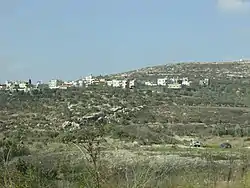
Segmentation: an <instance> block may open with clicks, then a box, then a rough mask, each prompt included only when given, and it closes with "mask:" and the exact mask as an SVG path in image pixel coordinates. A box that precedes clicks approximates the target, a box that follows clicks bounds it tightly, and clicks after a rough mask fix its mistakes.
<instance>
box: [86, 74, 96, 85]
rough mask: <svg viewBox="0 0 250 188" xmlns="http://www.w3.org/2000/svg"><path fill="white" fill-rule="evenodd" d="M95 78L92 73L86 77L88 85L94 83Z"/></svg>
mask: <svg viewBox="0 0 250 188" xmlns="http://www.w3.org/2000/svg"><path fill="white" fill-rule="evenodd" d="M94 81H95V79H94V78H93V76H92V75H90V76H87V77H85V84H86V86H88V85H92V84H93V83H94Z"/></svg>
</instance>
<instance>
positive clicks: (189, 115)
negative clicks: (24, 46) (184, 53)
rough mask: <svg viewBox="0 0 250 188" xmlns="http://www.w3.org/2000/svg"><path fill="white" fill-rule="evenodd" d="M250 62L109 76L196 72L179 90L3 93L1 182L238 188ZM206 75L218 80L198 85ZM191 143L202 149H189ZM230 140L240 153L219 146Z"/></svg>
mask: <svg viewBox="0 0 250 188" xmlns="http://www.w3.org/2000/svg"><path fill="white" fill-rule="evenodd" d="M249 68H250V63H248V62H224V63H223V62H222V63H180V64H173V65H162V66H156V67H148V68H143V69H139V70H135V71H131V72H127V73H121V74H117V75H109V76H108V77H109V78H112V77H113V78H114V77H117V78H121V77H124V75H125V74H127V75H128V77H132V78H137V80H141V81H144V80H155V79H156V78H161V77H165V76H168V77H170V78H171V77H177V76H178V77H188V78H189V79H190V80H191V81H192V84H191V86H190V87H185V88H182V89H180V90H173V89H168V88H166V87H165V86H154V87H151V86H142V85H140V86H139V87H138V88H135V89H133V90H129V89H125V90H124V89H121V88H112V87H103V86H99V85H95V86H89V87H87V88H71V89H68V90H49V89H41V90H40V91H34V92H32V93H23V92H17V93H8V92H1V93H0V129H1V134H0V139H1V140H0V148H1V150H0V152H1V159H2V160H1V161H2V163H1V165H2V166H1V167H2V168H1V170H2V171H1V173H0V180H3V181H0V185H1V186H5V187H8V186H6V185H10V184H11V185H23V187H25V186H26V187H32V186H33V187H141V186H139V185H142V184H143V185H144V184H145V186H144V187H178V186H179V187H180V186H181V185H183V186H184V185H187V183H188V182H189V183H193V184H194V185H193V184H192V186H193V187H195V186H196V187H209V186H210V185H215V184H214V183H215V181H216V183H218V184H223V183H225V179H227V183H228V184H229V186H232V187H235V184H236V183H237V184H239V187H240V186H242V184H241V183H242V181H243V179H244V180H247V179H249V177H248V172H249V170H250V169H249V164H250V161H249V157H250V151H249V149H248V147H250V139H249V136H250V135H249V134H250V131H249V127H250V87H249V75H250V69H249ZM204 78H209V79H210V80H211V83H210V85H208V86H206V87H205V86H200V85H199V84H198V83H199V80H200V79H204ZM190 140H199V141H201V142H202V143H203V146H204V147H201V148H190V147H189V144H190ZM227 141H228V142H229V143H230V144H231V145H232V149H228V150H227V149H222V148H220V147H219V146H220V144H221V143H223V142H227ZM7 172H8V173H7ZM177 176H178V177H180V179H176V177H177ZM13 177H18V178H13ZM135 177H140V178H141V179H137V180H135V179H134V178H135ZM116 179H119V181H116ZM205 180H206V182H207V184H206V185H205V184H204V182H205ZM100 184H101V185H100ZM90 185H91V186H90ZM198 185H199V186H198ZM190 186H191V185H190ZM12 187H13V186H12ZM214 187H216V186H214Z"/></svg>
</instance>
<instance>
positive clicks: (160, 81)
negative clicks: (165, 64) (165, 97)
mask: <svg viewBox="0 0 250 188" xmlns="http://www.w3.org/2000/svg"><path fill="white" fill-rule="evenodd" d="M166 81H167V79H166V78H158V79H157V85H158V86H165V85H167V82H166Z"/></svg>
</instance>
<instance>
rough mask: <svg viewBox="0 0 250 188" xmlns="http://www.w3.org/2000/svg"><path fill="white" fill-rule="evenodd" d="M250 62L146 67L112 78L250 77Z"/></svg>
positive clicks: (192, 63)
mask: <svg viewBox="0 0 250 188" xmlns="http://www.w3.org/2000/svg"><path fill="white" fill-rule="evenodd" d="M249 68H250V61H248V60H245V61H228V62H190V63H176V64H165V65H158V66H152V67H145V68H141V69H137V70H133V71H128V72H124V73H118V74H113V75H110V76H111V77H124V76H128V77H134V78H149V79H150V78H152V77H153V78H154V77H164V76H179V77H190V78H191V79H198V78H218V79H221V78H222V79H223V78H232V77H241V78H242V77H244V78H248V77H249V76H250V69H249Z"/></svg>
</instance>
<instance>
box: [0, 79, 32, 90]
mask: <svg viewBox="0 0 250 188" xmlns="http://www.w3.org/2000/svg"><path fill="white" fill-rule="evenodd" d="M36 87H37V85H36V86H35V88H36ZM32 88H34V85H32V82H31V79H29V80H28V81H9V80H7V81H6V82H5V83H4V84H0V90H9V91H24V92H28V91H30V90H31V89H32Z"/></svg>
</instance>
